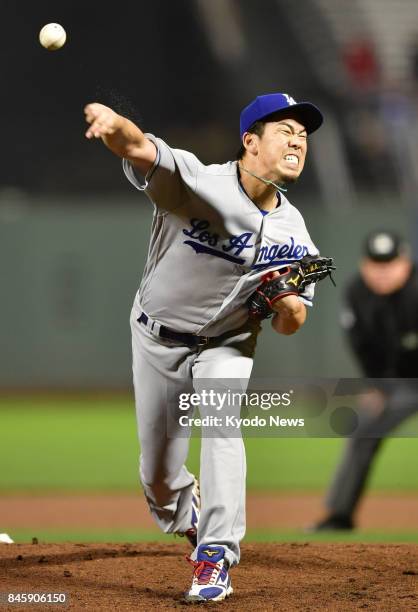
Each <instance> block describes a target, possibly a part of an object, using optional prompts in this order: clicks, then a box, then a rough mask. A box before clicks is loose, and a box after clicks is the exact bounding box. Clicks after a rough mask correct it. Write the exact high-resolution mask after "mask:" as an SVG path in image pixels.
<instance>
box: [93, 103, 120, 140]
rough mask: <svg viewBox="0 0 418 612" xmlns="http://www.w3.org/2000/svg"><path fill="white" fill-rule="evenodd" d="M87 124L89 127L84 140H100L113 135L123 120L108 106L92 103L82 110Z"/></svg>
mask: <svg viewBox="0 0 418 612" xmlns="http://www.w3.org/2000/svg"><path fill="white" fill-rule="evenodd" d="M84 114H85V115H86V121H87V123H90V127H89V129H88V130H87V132H86V138H101V137H102V136H110V135H111V134H114V133H115V132H116V131H117V130H118V129H119V128H120V127H121V125H122V121H123V118H122V117H121V116H120V115H118V114H117V113H115V111H113V110H112V109H111V108H109V107H108V106H104V105H103V104H99V103H98V102H93V103H92V104H87V106H86V107H85V108H84Z"/></svg>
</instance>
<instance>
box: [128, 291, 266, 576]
mask: <svg viewBox="0 0 418 612" xmlns="http://www.w3.org/2000/svg"><path fill="white" fill-rule="evenodd" d="M141 312H142V310H141V308H140V306H139V305H138V303H137V301H136V300H135V303H134V306H133V309H132V313H131V330H132V353H133V366H132V368H133V381H134V389H135V404H136V416H137V424H138V436H139V441H140V447H141V454H140V469H139V471H140V480H141V482H142V486H143V488H144V493H145V496H146V499H147V501H148V504H149V507H150V510H151V514H152V515H153V517H154V519H155V520H156V522H157V524H158V525H159V526H160V528H161V529H162V530H163V531H164V532H166V533H175V532H184V531H186V530H187V529H189V528H190V526H191V513H192V507H191V496H192V488H193V484H194V476H193V475H192V474H191V473H190V472H189V471H188V470H187V468H186V467H185V462H186V459H187V455H188V450H189V439H190V434H191V430H190V428H188V427H184V426H181V425H180V424H179V423H178V420H177V421H176V419H175V418H171V417H172V413H171V412H170V415H168V411H169V403H170V402H169V398H171V397H172V396H173V394H174V395H178V394H179V393H190V392H193V391H195V392H198V391H199V390H201V389H202V388H203V387H204V388H206V387H207V381H208V380H209V379H210V380H213V381H215V383H216V386H217V388H218V389H219V388H220V387H222V380H223V379H228V384H229V383H230V381H231V379H233V380H235V381H236V387H237V388H239V389H240V391H241V392H245V391H246V388H247V384H248V380H249V378H250V375H251V370H252V365H253V359H252V357H253V354H254V350H255V344H256V338H257V333H258V331H259V326H258V325H257V326H255V324H252V323H250V322H249V323H248V324H246V325H245V326H244V327H243V328H240V329H239V330H233V331H232V332H228V333H226V334H223V335H222V336H219V337H218V338H214V339H211V340H210V342H209V343H208V344H207V345H205V346H204V347H199V348H194V347H193V348H190V347H188V346H184V345H182V344H179V343H176V342H173V341H171V340H165V339H163V338H160V337H156V336H154V335H153V334H152V333H151V331H150V327H147V326H145V325H143V324H142V323H139V322H138V318H139V317H140V315H141ZM235 409H236V414H237V416H239V406H236V408H235ZM170 410H171V409H170ZM233 410H234V408H233ZM182 414H183V415H184V414H188V413H185V412H182ZM214 414H218V415H219V412H216V410H215V409H214V407H213V406H210V407H203V406H200V416H201V417H202V418H203V417H205V416H210V415H214ZM229 414H231V412H230V413H229ZM168 416H170V418H168ZM173 423H174V425H173ZM173 428H174V429H173ZM176 428H177V429H176ZM245 478H246V460H245V447H244V443H243V440H242V437H241V434H240V432H239V430H238V431H237V432H236V434H234V437H225V432H224V431H223V430H222V428H221V429H220V430H219V431H218V432H216V431H215V432H214V430H213V428H212V429H211V435H210V436H207V435H205V434H204V432H203V430H202V439H201V455H200V477H199V480H200V491H201V513H200V520H199V527H198V534H197V539H198V545H200V544H216V545H221V546H224V547H225V550H226V553H225V556H226V558H227V560H228V562H229V564H230V565H231V566H232V565H236V564H237V563H238V562H239V559H240V548H239V542H240V540H241V539H242V538H243V536H244V533H245ZM195 557H196V551H194V552H193V554H192V558H195Z"/></svg>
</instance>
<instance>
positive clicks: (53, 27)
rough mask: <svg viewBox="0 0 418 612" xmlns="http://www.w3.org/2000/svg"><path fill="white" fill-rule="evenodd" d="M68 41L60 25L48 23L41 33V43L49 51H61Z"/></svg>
mask: <svg viewBox="0 0 418 612" xmlns="http://www.w3.org/2000/svg"><path fill="white" fill-rule="evenodd" d="M66 40H67V34H66V32H65V30H64V28H63V27H62V25H60V24H59V23H47V24H46V25H44V27H43V28H42V30H41V31H40V32H39V42H40V43H41V45H42V46H43V47H45V49H48V51H56V50H57V49H61V47H62V46H63V45H64V44H65V41H66Z"/></svg>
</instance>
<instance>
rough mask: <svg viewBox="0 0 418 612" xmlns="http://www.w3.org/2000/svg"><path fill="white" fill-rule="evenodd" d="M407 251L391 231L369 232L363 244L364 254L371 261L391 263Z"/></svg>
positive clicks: (399, 238)
mask: <svg viewBox="0 0 418 612" xmlns="http://www.w3.org/2000/svg"><path fill="white" fill-rule="evenodd" d="M408 251H409V249H408V245H407V243H406V242H405V241H404V240H403V239H402V238H401V236H400V235H399V234H397V233H396V232H393V231H392V230H376V231H373V232H370V234H369V235H368V236H367V238H366V241H365V243H364V254H365V256H366V257H368V258H369V259H372V260H373V261H382V262H383V261H392V259H395V258H396V257H399V256H400V255H405V254H407V253H408Z"/></svg>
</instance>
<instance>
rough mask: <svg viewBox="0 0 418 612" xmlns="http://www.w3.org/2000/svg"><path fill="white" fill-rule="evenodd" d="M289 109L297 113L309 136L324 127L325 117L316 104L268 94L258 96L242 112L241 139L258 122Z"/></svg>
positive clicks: (280, 94)
mask: <svg viewBox="0 0 418 612" xmlns="http://www.w3.org/2000/svg"><path fill="white" fill-rule="evenodd" d="M289 108H290V109H292V111H295V117H297V118H298V120H300V122H301V123H302V124H303V125H304V126H305V128H306V131H307V132H308V134H311V133H312V132H314V131H315V130H317V129H318V128H319V127H320V126H321V125H322V122H323V120H324V117H323V116H322V113H321V111H320V110H319V108H317V107H316V106H315V105H314V104H311V103H310V102H296V100H294V98H292V97H291V96H289V94H286V93H274V94H266V95H265V96H257V98H256V99H255V100H253V101H252V102H251V103H250V104H249V105H248V106H246V107H245V108H244V110H243V111H242V112H241V117H240V135H241V138H242V137H243V135H244V133H245V132H247V131H248V128H250V127H251V126H252V125H253V123H255V122H256V121H260V119H264V117H267V116H268V115H271V114H272V113H277V112H279V111H287V110H288V109H289Z"/></svg>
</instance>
